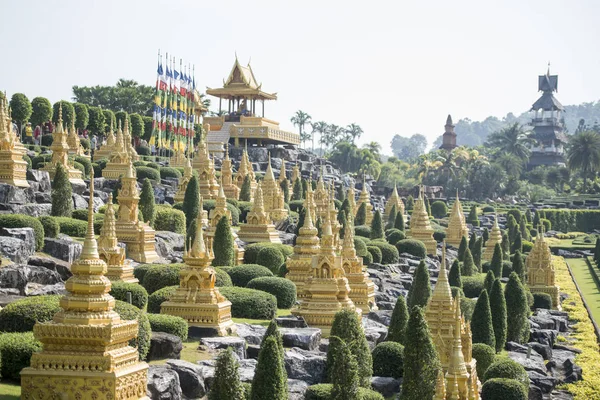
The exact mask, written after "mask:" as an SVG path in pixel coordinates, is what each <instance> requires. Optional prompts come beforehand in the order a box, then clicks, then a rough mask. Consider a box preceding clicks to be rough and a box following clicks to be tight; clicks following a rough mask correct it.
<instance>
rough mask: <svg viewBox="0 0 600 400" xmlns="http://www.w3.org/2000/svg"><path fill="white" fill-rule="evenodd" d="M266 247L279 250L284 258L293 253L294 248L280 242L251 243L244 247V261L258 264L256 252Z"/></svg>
mask: <svg viewBox="0 0 600 400" xmlns="http://www.w3.org/2000/svg"><path fill="white" fill-rule="evenodd" d="M266 247H271V248H275V249H277V250H279V251H280V252H281V254H282V255H283V258H284V259H287V258H288V257H289V256H291V255H292V254H294V248H293V247H292V246H290V245H287V244H281V243H264V242H261V243H252V244H249V245H247V246H246V247H245V248H244V263H246V264H258V263H257V259H258V253H260V251H261V250H262V249H264V248H266Z"/></svg>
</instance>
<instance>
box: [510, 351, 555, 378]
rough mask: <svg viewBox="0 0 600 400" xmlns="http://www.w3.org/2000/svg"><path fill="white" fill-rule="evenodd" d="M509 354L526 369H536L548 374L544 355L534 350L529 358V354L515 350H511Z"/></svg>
mask: <svg viewBox="0 0 600 400" xmlns="http://www.w3.org/2000/svg"><path fill="white" fill-rule="evenodd" d="M508 356H509V357H510V358H511V359H512V360H514V361H516V362H518V363H519V364H521V365H522V366H523V368H525V371H535V372H537V373H539V374H542V375H546V366H545V365H544V359H543V358H542V356H540V355H539V354H537V353H536V352H535V351H532V352H531V354H530V356H529V358H527V354H523V353H517V352H514V351H509V352H508Z"/></svg>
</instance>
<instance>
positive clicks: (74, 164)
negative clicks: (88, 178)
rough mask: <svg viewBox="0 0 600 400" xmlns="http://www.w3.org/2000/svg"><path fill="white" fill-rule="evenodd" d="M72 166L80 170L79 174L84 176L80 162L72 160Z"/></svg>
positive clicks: (83, 169)
mask: <svg viewBox="0 0 600 400" xmlns="http://www.w3.org/2000/svg"><path fill="white" fill-rule="evenodd" d="M73 167H74V168H75V169H77V170H79V171H81V175H82V176H84V177H85V167H84V166H83V164H82V163H79V162H77V161H73Z"/></svg>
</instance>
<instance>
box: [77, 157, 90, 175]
mask: <svg viewBox="0 0 600 400" xmlns="http://www.w3.org/2000/svg"><path fill="white" fill-rule="evenodd" d="M75 161H76V162H78V163H79V164H81V165H83V168H84V177H89V176H90V172H91V171H92V162H91V161H90V159H89V158H87V157H83V156H76V157H75Z"/></svg>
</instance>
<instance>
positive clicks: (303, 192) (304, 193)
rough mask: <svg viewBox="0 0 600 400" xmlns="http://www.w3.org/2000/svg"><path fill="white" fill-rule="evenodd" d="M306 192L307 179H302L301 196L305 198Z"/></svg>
mask: <svg viewBox="0 0 600 400" xmlns="http://www.w3.org/2000/svg"><path fill="white" fill-rule="evenodd" d="M307 192H308V181H305V180H304V179H302V198H303V199H305V198H306V193H307Z"/></svg>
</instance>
